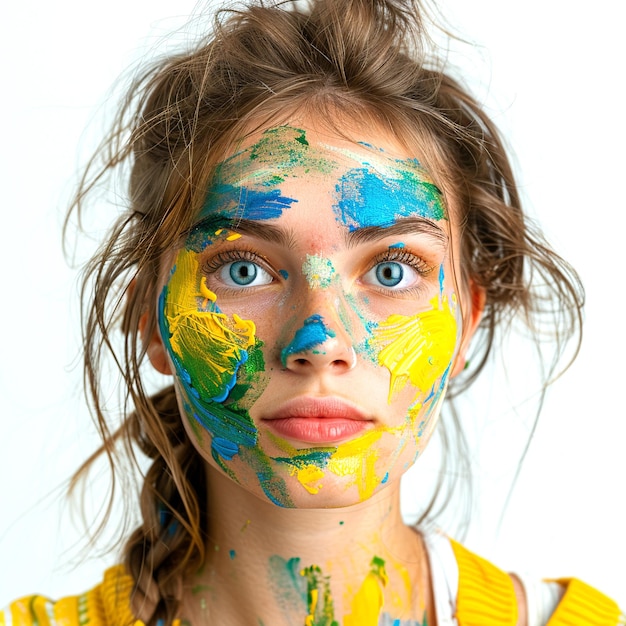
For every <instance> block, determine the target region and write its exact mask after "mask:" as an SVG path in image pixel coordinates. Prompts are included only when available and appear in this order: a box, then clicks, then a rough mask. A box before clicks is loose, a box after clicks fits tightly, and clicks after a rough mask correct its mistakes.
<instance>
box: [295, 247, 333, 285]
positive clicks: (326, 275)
mask: <svg viewBox="0 0 626 626" xmlns="http://www.w3.org/2000/svg"><path fill="white" fill-rule="evenodd" d="M302 274H303V275H304V277H305V278H306V281H307V282H308V283H309V287H310V288H311V289H317V288H321V289H326V288H327V287H330V285H331V283H332V281H333V278H334V277H335V268H334V267H333V264H332V263H331V261H330V259H326V258H324V257H322V256H318V255H317V254H314V255H310V254H307V255H306V260H305V261H304V263H303V264H302Z"/></svg>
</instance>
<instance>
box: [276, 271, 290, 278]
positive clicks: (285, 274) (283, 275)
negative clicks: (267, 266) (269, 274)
mask: <svg viewBox="0 0 626 626" xmlns="http://www.w3.org/2000/svg"><path fill="white" fill-rule="evenodd" d="M278 273H279V274H280V275H281V276H282V277H283V278H284V279H285V280H287V279H288V278H289V273H288V272H287V270H278Z"/></svg>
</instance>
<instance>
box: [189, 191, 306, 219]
mask: <svg viewBox="0 0 626 626" xmlns="http://www.w3.org/2000/svg"><path fill="white" fill-rule="evenodd" d="M294 202H297V200H296V199H295V198H289V197H287V196H283V195H282V193H281V190H280V189H279V188H277V187H273V188H261V189H253V188H250V187H240V186H238V185H229V184H227V183H217V184H215V185H212V186H211V188H210V189H209V192H208V194H207V198H206V200H205V202H204V206H203V207H202V210H201V211H200V218H201V219H204V218H206V217H209V216H223V217H226V218H228V219H234V218H239V219H248V220H270V219H275V218H277V217H280V216H281V215H282V213H283V210H284V209H288V208H290V207H291V205H292V204H293V203H294Z"/></svg>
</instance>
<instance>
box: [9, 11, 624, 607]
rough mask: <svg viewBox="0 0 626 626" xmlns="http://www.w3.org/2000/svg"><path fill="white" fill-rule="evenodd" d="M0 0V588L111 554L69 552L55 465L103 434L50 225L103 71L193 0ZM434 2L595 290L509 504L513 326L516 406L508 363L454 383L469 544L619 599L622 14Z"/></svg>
mask: <svg viewBox="0 0 626 626" xmlns="http://www.w3.org/2000/svg"><path fill="white" fill-rule="evenodd" d="M7 5H8V3H7V4H6V5H5V6H4V8H3V9H2V16H1V19H0V53H1V55H0V63H1V64H2V65H1V73H0V80H2V100H1V103H0V107H1V115H0V124H1V128H2V156H1V159H2V167H1V168H0V176H1V177H2V196H1V198H2V200H1V204H2V209H1V210H2V213H1V214H2V225H1V226H0V238H1V239H0V241H1V247H0V260H1V261H2V264H3V268H4V270H3V273H2V274H3V276H2V280H1V283H0V285H1V287H0V288H1V293H2V302H1V307H0V328H1V331H2V335H1V337H2V340H1V344H0V346H1V347H0V353H1V355H2V358H1V359H0V397H1V398H2V412H1V415H2V418H1V421H0V496H1V500H0V606H2V605H4V604H6V603H7V602H8V601H9V600H11V599H14V598H15V597H17V596H19V595H23V594H27V593H33V592H40V593H45V594H47V595H50V596H51V597H58V596H60V595H62V594H70V593H77V592H79V591H82V590H84V589H86V588H88V587H89V586H91V585H93V584H94V583H96V582H97V581H98V580H99V577H100V576H101V572H102V569H103V567H104V566H105V565H108V564H111V563H113V562H115V560H116V557H115V555H114V554H113V555H108V556H104V557H102V558H96V557H94V554H95V550H91V551H88V553H89V554H90V558H88V559H87V560H85V561H83V562H81V561H80V554H81V553H80V551H79V548H80V546H81V545H82V544H81V543H80V542H81V539H82V538H84V533H83V532H82V531H81V529H80V526H77V527H76V528H77V529H75V526H74V525H73V523H72V518H71V516H70V514H69V508H68V506H67V505H66V503H65V501H64V499H63V489H64V483H65V481H66V480H67V478H68V477H69V475H70V474H71V472H72V470H73V469H75V468H76V466H77V465H78V464H79V463H80V462H81V461H82V460H83V459H84V458H85V457H86V456H87V454H88V453H89V452H90V451H91V450H92V449H93V447H94V446H95V441H96V440H95V437H94V434H93V427H92V426H91V424H90V421H89V418H88V415H87V411H86V409H85V406H84V402H83V400H82V397H81V392H80V385H81V375H80V364H79V361H78V358H77V352H78V338H77V335H78V321H77V320H78V313H77V293H76V291H77V290H76V279H77V275H76V273H75V272H74V271H72V270H70V269H69V268H68V266H67V263H66V261H65V260H64V258H63V256H62V252H61V238H60V224H61V221H62V216H63V211H64V203H65V201H66V199H67V197H68V194H69V192H70V191H71V188H72V184H73V181H74V180H75V173H76V171H77V169H78V168H79V166H80V164H81V163H84V158H85V155H86V154H88V153H89V151H90V149H91V148H92V147H93V145H94V144H93V141H94V140H93V138H94V137H98V136H99V133H100V128H101V127H102V124H101V123H100V122H97V124H95V125H94V124H93V123H92V126H91V130H90V131H89V133H88V134H86V135H85V134H84V129H85V128H86V126H87V125H88V123H90V122H92V121H93V119H94V118H96V119H100V118H97V117H96V114H97V111H98V108H99V107H100V106H101V105H102V104H103V103H104V102H105V101H106V96H107V93H108V88H109V86H110V85H111V84H112V82H113V81H114V80H115V79H116V78H117V76H118V75H119V74H120V73H121V72H122V71H123V70H125V69H126V68H127V66H128V65H129V63H131V62H133V61H134V60H136V59H137V58H140V57H145V55H149V54H151V51H152V50H153V49H154V48H155V46H159V45H162V43H163V42H162V39H163V37H164V36H165V35H166V34H167V33H169V32H170V31H172V30H173V29H174V28H177V27H178V26H180V25H182V24H183V23H184V22H185V20H186V17H187V16H188V15H189V14H190V13H191V12H192V11H193V10H194V8H195V3H194V2H192V1H191V0H177V1H176V2H171V1H170V2H166V1H164V0H150V1H149V2H147V1H146V0H133V1H132V2H128V1H125V2H122V1H121V0H109V1H108V2H106V3H100V4H93V3H85V2H84V1H83V2H78V1H76V0H57V1H56V2H44V1H43V0H32V1H31V2H24V3H21V2H20V3H17V2H13V3H12V4H11V5H10V6H7ZM441 6H442V11H443V12H444V14H445V15H446V17H447V18H448V21H449V22H450V24H451V25H452V26H454V27H455V28H456V30H457V31H458V32H459V33H461V34H462V35H463V36H465V37H466V38H467V39H468V40H470V41H471V42H472V43H474V44H477V45H476V46H474V47H472V46H460V48H459V51H457V53H456V54H455V55H454V56H453V57H452V58H451V60H452V61H453V62H454V63H455V64H456V65H458V66H461V67H463V68H464V72H465V73H466V74H468V75H469V76H470V78H471V79H472V80H473V81H474V82H473V85H474V90H475V93H476V94H477V96H478V98H479V100H481V101H482V102H484V103H485V106H486V108H487V110H488V111H489V113H490V114H491V115H492V117H493V118H494V119H495V120H496V122H497V123H498V124H499V125H500V126H501V127H502V128H503V130H504V132H505V135H506V137H507V139H508V141H509V142H510V144H511V145H512V146H514V148H515V154H516V157H515V162H516V165H518V167H519V172H520V181H521V185H522V192H523V195H524V198H525V200H526V202H527V206H528V207H529V209H530V210H531V212H533V213H536V214H537V215H538V216H539V219H540V220H541V222H542V224H543V225H544V227H545V230H546V232H547V233H548V236H549V238H550V239H551V241H552V242H553V243H554V245H555V246H556V247H557V249H558V250H559V251H560V252H561V253H562V254H563V255H564V256H565V257H566V258H567V259H569V260H570V261H571V262H572V263H573V265H574V266H575V267H576V268H577V269H578V270H579V272H580V274H581V275H582V278H583V281H584V283H585V286H586V289H587V295H588V305H587V310H586V317H587V322H586V334H585V341H584V345H583V349H582V352H581V354H580V357H579V360H578V362H577V363H576V364H575V365H574V366H573V367H572V369H571V370H570V371H569V372H568V373H567V374H566V375H565V377H563V378H562V379H561V380H559V381H558V382H557V383H556V384H555V385H554V387H553V388H552V390H551V392H550V394H549V396H548V400H547V402H546V405H545V408H544V411H543V413H542V417H541V420H540V422H539V427H538V429H537V432H536V436H535V438H534V441H533V443H532V446H531V448H530V451H529V453H528V455H527V458H526V461H525V463H524V465H523V468H522V472H521V475H520V478H519V480H518V482H517V486H516V488H515V490H514V491H513V493H512V496H511V498H510V501H509V504H508V506H507V507H506V509H505V510H504V511H503V506H504V500H505V498H506V496H507V493H508V484H509V481H510V479H511V477H512V474H513V472H514V470H515V468H516V466H517V458H518V454H519V451H520V442H523V441H524V439H525V437H526V436H527V434H528V431H529V428H530V424H531V422H532V411H530V410H529V409H528V407H529V404H530V405H531V404H532V403H527V402H523V400H524V399H525V398H526V397H528V396H531V395H532V394H531V387H529V386H528V383H527V381H526V375H527V373H528V372H529V371H532V370H534V369H536V368H535V367H534V364H533V361H532V360H528V356H527V355H525V354H524V350H523V342H522V343H520V344H513V345H512V346H509V347H507V348H506V350H505V352H504V354H503V359H502V360H503V362H504V363H505V364H506V367H507V371H508V378H509V379H510V381H511V385H510V387H511V388H512V389H514V390H515V389H516V388H517V391H514V392H512V393H513V394H514V395H513V400H514V402H515V403H516V405H517V410H516V411H514V410H511V409H510V408H509V407H508V404H509V398H508V395H507V393H508V392H507V393H504V394H503V393H498V394H494V393H491V392H490V391H489V389H490V387H491V386H492V384H493V385H496V387H497V388H498V389H501V388H503V385H502V376H501V375H500V376H499V377H497V376H496V375H495V374H494V375H491V374H488V376H487V378H488V380H485V381H483V385H482V387H481V388H479V389H478V390H477V391H476V392H474V394H473V395H472V396H471V397H470V398H468V400H467V407H468V419H467V429H468V433H469V435H470V437H471V442H472V449H473V451H474V454H475V471H476V474H477V477H478V487H479V494H478V496H479V497H478V501H477V505H478V506H477V512H476V513H475V514H474V515H473V516H472V524H471V526H470V529H469V534H468V538H467V544H468V546H469V547H470V548H473V549H474V550H476V551H478V552H480V553H482V554H483V555H484V556H487V557H489V558H491V559H493V560H495V561H496V562H497V563H499V564H500V565H501V566H502V567H504V568H508V569H518V570H527V571H530V572H534V573H537V574H538V575H542V576H559V575H568V576H579V577H582V578H584V579H586V580H587V581H588V582H590V583H592V584H594V585H596V586H598V587H600V588H601V589H603V590H604V591H605V592H606V593H607V594H609V595H612V596H613V597H615V598H616V599H617V600H618V601H620V602H621V604H622V606H625V605H626V572H625V567H624V566H625V563H626V536H625V534H624V532H623V528H624V523H623V520H624V514H623V507H624V499H625V498H624V493H625V489H624V482H625V480H624V476H625V472H624V461H623V458H624V439H625V435H626V426H625V421H626V409H625V408H624V402H623V396H622V394H623V392H624V374H626V371H625V368H624V364H623V355H624V353H625V352H626V340H625V338H624V327H625V325H624V319H623V316H624V289H623V281H624V269H623V268H624V262H623V256H622V255H623V252H624V237H623V224H624V219H623V216H624V209H625V208H626V207H625V202H624V194H623V183H624V179H625V178H626V176H625V174H626V170H625V166H626V158H625V157H624V150H625V147H624V146H625V144H626V136H625V132H624V126H623V118H624V100H623V97H624V94H623V89H622V88H621V87H620V83H621V84H623V80H624V68H623V62H624V60H625V59H626V56H625V54H624V53H625V50H624V45H623V32H622V27H621V24H622V22H623V20H622V18H621V17H620V16H619V15H618V12H619V8H616V6H618V5H616V4H615V3H613V2H612V0H597V1H596V2H594V3H593V4H589V3H585V4H583V3H582V2H565V1H564V0H555V1H552V2H546V1H545V0H526V1H525V2H523V3H513V2H506V3H505V2H501V1H499V0H474V1H473V2H471V3H470V2H467V1H465V0H447V2H446V3H444V4H442V5H441ZM79 145H80V146H81V152H80V153H79V151H78V146H79ZM81 155H82V156H81ZM520 387H521V391H520V390H519V388H520ZM429 454H430V456H429ZM435 455H436V450H433V452H431V451H430V450H429V451H427V453H426V455H425V456H424V459H423V461H422V463H423V467H422V468H421V469H420V470H419V471H418V473H417V474H415V475H411V476H410V477H409V481H408V484H407V489H406V494H405V504H406V510H407V515H408V516H410V514H411V511H412V510H413V508H414V506H413V502H414V501H415V500H416V498H417V499H418V498H419V493H420V490H423V489H424V487H423V481H424V480H428V476H429V475H430V473H431V470H430V469H429V468H430V467H431V466H432V465H433V463H434V461H435V458H434V457H435ZM418 467H419V464H418ZM420 472H421V473H420ZM98 489H101V487H94V488H93V489H92V496H93V498H94V500H95V501H96V502H98V500H99V499H101V497H102V496H101V494H100V492H99V491H98Z"/></svg>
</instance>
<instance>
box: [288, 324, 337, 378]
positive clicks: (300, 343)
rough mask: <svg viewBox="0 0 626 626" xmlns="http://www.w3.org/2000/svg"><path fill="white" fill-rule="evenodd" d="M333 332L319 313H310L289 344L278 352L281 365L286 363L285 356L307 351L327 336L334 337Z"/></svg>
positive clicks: (323, 340)
mask: <svg viewBox="0 0 626 626" xmlns="http://www.w3.org/2000/svg"><path fill="white" fill-rule="evenodd" d="M334 336H335V332H334V331H332V330H330V329H329V328H326V326H325V325H324V322H323V321H322V316H321V315H311V317H308V318H307V319H305V320H304V325H303V326H302V328H299V329H298V330H297V331H296V334H295V336H294V338H293V339H292V340H291V342H290V343H289V345H288V346H287V347H285V348H283V349H282V350H281V352H280V360H281V362H282V364H283V367H285V366H286V365H287V357H288V356H289V355H290V354H300V353H301V352H307V351H308V350H311V349H312V348H314V347H315V346H319V345H321V344H323V343H324V342H325V341H326V340H327V339H328V338H329V337H334Z"/></svg>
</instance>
